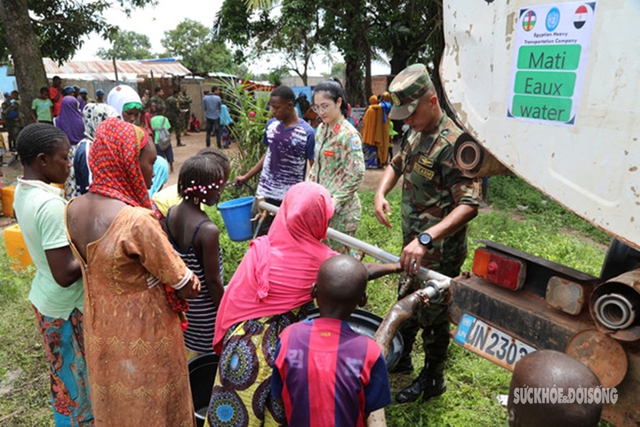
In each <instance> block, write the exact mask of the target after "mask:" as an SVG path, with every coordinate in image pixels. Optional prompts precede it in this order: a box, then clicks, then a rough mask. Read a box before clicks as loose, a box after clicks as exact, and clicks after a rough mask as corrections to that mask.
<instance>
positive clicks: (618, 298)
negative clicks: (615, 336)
mask: <svg viewBox="0 0 640 427" xmlns="http://www.w3.org/2000/svg"><path fill="white" fill-rule="evenodd" d="M635 310H636V309H635V307H634V305H633V303H632V302H631V301H629V299H628V298H627V297H626V296H624V295H621V294H616V293H611V294H604V295H601V296H600V297H599V298H598V299H597V300H596V302H595V305H594V312H595V315H596V318H597V319H598V322H600V323H601V324H602V325H603V326H605V327H607V328H609V329H614V330H618V329H625V328H628V327H629V326H631V324H633V322H634V321H635V319H636V311H635Z"/></svg>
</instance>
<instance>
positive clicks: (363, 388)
mask: <svg viewBox="0 0 640 427" xmlns="http://www.w3.org/2000/svg"><path fill="white" fill-rule="evenodd" d="M271 394H272V395H273V397H276V398H282V402H283V403H284V408H285V413H286V416H287V421H288V423H289V425H290V426H299V427H304V426H310V425H314V426H322V427H333V426H354V427H356V426H357V427H360V426H362V427H364V426H365V425H366V420H367V416H368V415H369V414H370V413H371V412H374V411H376V410H378V409H381V408H384V407H385V406H387V405H388V404H390V403H391V392H390V389H389V377H388V374H387V365H386V364H385V361H384V358H383V357H382V353H381V352H380V347H378V344H376V343H375V342H374V341H373V340H372V339H370V338H367V337H365V336H363V335H360V334H358V333H357V332H354V331H353V330H352V329H351V328H350V327H349V324H348V323H347V322H344V321H341V320H339V319H331V318H324V317H320V318H317V319H315V320H304V321H302V322H298V323H294V324H293V325H291V326H289V327H288V328H286V329H285V330H284V331H283V332H282V334H280V338H279V342H278V346H277V349H276V362H275V365H274V367H273V375H272V376H271ZM312 418H313V423H311V419H312Z"/></svg>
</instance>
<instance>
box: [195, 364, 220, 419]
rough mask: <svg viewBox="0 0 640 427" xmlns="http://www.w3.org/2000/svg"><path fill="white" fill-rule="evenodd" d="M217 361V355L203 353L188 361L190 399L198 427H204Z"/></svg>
mask: <svg viewBox="0 0 640 427" xmlns="http://www.w3.org/2000/svg"><path fill="white" fill-rule="evenodd" d="M219 360H220V358H219V357H218V355H217V354H214V353H205V354H202V355H200V356H198V357H194V358H193V359H191V360H190V361H189V382H190V383H191V398H192V399H193V408H194V409H195V411H196V424H197V426H198V427H202V426H204V420H205V418H206V416H207V408H208V407H209V400H210V399H211V390H212V389H213V381H214V380H215V379H216V372H217V371H218V361H219Z"/></svg>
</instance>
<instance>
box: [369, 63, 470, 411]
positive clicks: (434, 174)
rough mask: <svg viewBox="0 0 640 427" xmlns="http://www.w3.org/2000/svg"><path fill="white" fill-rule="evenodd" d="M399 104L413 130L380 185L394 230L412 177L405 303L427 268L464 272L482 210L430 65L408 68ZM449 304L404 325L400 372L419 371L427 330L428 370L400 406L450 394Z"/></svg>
mask: <svg viewBox="0 0 640 427" xmlns="http://www.w3.org/2000/svg"><path fill="white" fill-rule="evenodd" d="M389 92H391V98H392V101H393V107H392V109H391V113H390V114H389V117H390V118H391V119H393V120H399V119H404V122H405V124H407V125H409V127H411V131H410V132H409V133H408V134H407V135H405V138H404V140H403V146H402V151H401V152H400V153H399V154H398V155H396V156H395V157H394V158H393V159H392V160H391V164H390V166H389V167H387V169H386V170H385V172H384V175H383V177H382V179H381V181H380V184H379V186H378V191H377V192H376V196H375V199H374V203H375V214H376V218H377V219H378V221H379V222H380V223H382V224H383V225H386V226H387V227H391V224H390V223H389V220H388V219H387V217H386V215H389V214H390V213H391V211H390V206H389V203H388V202H387V200H386V195H387V194H388V193H389V191H391V189H392V188H393V187H394V186H395V184H396V183H397V182H398V180H399V178H400V177H401V176H402V177H404V182H403V187H402V234H403V250H402V256H401V258H400V263H401V264H402V267H403V269H404V270H405V272H406V273H407V274H408V276H407V277H405V278H404V279H402V280H401V284H400V287H399V292H398V298H403V297H405V296H406V295H408V294H409V293H411V292H413V291H415V290H417V289H418V288H419V287H420V286H421V283H420V281H419V280H418V279H417V278H415V277H414V276H413V273H415V272H416V271H417V270H418V268H419V266H420V265H422V266H424V267H427V268H429V269H432V270H435V271H438V272H440V273H442V274H445V275H447V276H449V277H455V276H457V275H458V274H459V273H460V268H461V266H462V264H463V262H464V260H465V257H466V255H467V223H468V222H469V221H470V220H471V219H473V218H474V217H475V216H476V215H477V213H478V190H479V182H476V181H474V180H471V179H468V178H465V177H463V176H462V174H461V173H460V171H459V170H458V169H456V168H455V166H454V164H453V144H454V143H455V141H456V139H457V138H458V136H459V135H460V134H461V130H460V129H459V128H458V127H457V126H456V125H455V123H454V122H453V121H452V120H451V119H449V118H448V117H447V115H446V114H445V112H444V111H442V109H441V108H440V105H439V104H438V97H437V95H436V92H435V89H434V87H433V84H432V82H431V79H430V78H429V75H428V73H427V69H426V67H425V66H424V65H420V64H415V65H411V66H409V67H407V68H405V69H404V70H403V71H402V72H401V73H400V74H398V75H397V76H396V78H395V79H394V80H393V81H392V82H391V85H390V86H389ZM447 308H448V305H447V304H444V303H443V304H436V303H431V304H430V305H429V306H428V307H424V308H422V309H421V310H420V311H419V312H418V313H417V315H415V316H414V317H412V318H411V319H409V320H408V321H407V322H406V323H405V324H403V325H402V327H401V329H400V332H401V334H402V337H403V338H404V345H405V346H404V352H403V355H402V357H401V359H400V361H399V362H398V365H397V366H396V368H395V372H410V371H413V365H412V363H411V350H412V348H413V344H414V342H415V339H416V333H417V332H418V330H419V329H420V328H422V329H423V331H422V338H423V341H424V344H423V348H424V353H425V366H424V368H423V369H422V371H421V372H420V375H419V376H418V378H417V379H415V380H414V381H413V383H412V384H411V385H410V386H409V387H407V388H405V389H404V390H402V391H400V392H399V393H398V394H397V396H396V400H397V401H398V402H400V403H404V402H412V401H415V400H416V399H417V398H418V397H420V395H421V394H422V397H423V399H425V400H427V399H429V398H432V397H435V396H439V395H440V394H442V393H444V391H445V390H446V382H445V380H444V362H445V360H446V358H447V348H448V346H449V317H448V313H447Z"/></svg>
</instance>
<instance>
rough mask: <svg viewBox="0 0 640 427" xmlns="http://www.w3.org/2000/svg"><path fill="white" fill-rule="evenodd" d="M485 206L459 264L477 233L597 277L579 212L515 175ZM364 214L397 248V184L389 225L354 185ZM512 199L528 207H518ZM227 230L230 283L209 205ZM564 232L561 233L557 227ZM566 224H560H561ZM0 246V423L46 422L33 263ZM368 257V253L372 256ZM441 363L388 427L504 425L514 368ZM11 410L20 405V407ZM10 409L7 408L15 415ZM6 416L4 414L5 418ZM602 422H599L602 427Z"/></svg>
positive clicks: (364, 235)
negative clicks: (432, 389)
mask: <svg viewBox="0 0 640 427" xmlns="http://www.w3.org/2000/svg"><path fill="white" fill-rule="evenodd" d="M489 185H490V189H489V203H491V204H492V205H493V206H494V208H495V209H494V211H493V212H492V213H490V214H480V215H479V216H478V217H477V218H476V219H474V220H473V221H472V222H471V224H470V227H469V244H470V250H469V256H468V258H467V260H466V262H465V265H464V267H463V269H465V270H469V269H470V267H471V257H472V254H473V249H475V248H476V247H477V246H478V243H477V242H476V240H477V239H488V240H494V241H497V242H499V243H502V244H505V245H509V246H512V247H514V248H516V249H520V250H523V251H526V252H529V253H532V254H534V255H537V256H540V257H543V258H547V259H550V260H553V261H556V262H558V263H561V264H564V265H568V266H571V267H573V268H576V269H578V270H580V271H584V272H587V273H590V274H594V275H598V273H599V271H600V266H601V264H602V261H603V258H604V247H603V245H602V244H603V243H608V241H609V238H608V236H606V235H603V234H604V233H602V232H601V231H599V230H596V229H595V228H594V227H591V226H590V225H589V224H587V223H586V222H584V221H583V220H581V219H580V218H578V217H577V216H575V215H573V214H570V213H569V212H566V211H564V210H563V209H562V208H561V207H560V206H559V205H557V204H555V203H553V202H551V201H547V203H542V202H543V201H544V200H545V198H544V197H543V196H541V195H540V193H537V192H536V191H535V190H533V189H532V188H531V187H529V186H528V185H527V184H526V183H524V182H523V181H521V180H519V179H515V178H514V177H494V178H491V180H490V184H489ZM360 197H361V199H362V206H363V218H362V220H361V223H360V227H359V229H358V235H357V237H358V238H360V239H363V240H365V241H367V242H369V243H372V244H376V245H378V246H380V247H381V248H383V249H385V250H387V251H389V252H392V253H395V254H400V251H401V248H402V236H401V234H402V233H401V224H400V192H399V191H397V190H396V191H393V192H392V193H391V194H390V195H389V201H390V204H391V209H392V217H391V222H392V224H393V228H391V229H388V228H386V227H384V226H382V225H380V224H378V222H377V220H376V219H375V217H374V216H373V208H372V207H373V192H370V191H363V192H361V193H360ZM517 205H527V206H529V208H528V209H527V210H526V211H524V213H522V212H520V211H518V210H516V206H517ZM208 213H209V214H210V215H211V216H212V218H213V219H214V221H215V222H216V224H219V225H220V226H221V228H222V230H223V232H222V234H221V246H222V248H223V255H224V261H225V283H228V281H229V279H230V278H231V275H232V274H233V272H234V271H235V269H236V267H237V265H238V263H239V262H240V260H241V259H242V256H243V254H244V253H245V251H246V249H247V247H248V244H247V243H246V242H241V243H236V242H231V241H230V240H229V239H228V236H227V235H226V233H225V232H224V226H223V223H222V220H221V218H220V217H219V214H218V213H217V211H216V210H215V209H208ZM559 230H560V232H559ZM563 230H566V232H563ZM0 247H2V248H1V249H0V272H1V273H0V305H1V306H2V311H1V313H0V334H1V335H2V340H3V345H2V346H0V381H2V380H4V379H5V378H6V376H7V374H8V373H9V372H12V371H15V370H17V369H21V370H22V372H23V373H22V374H21V376H20V377H19V378H18V380H16V381H15V382H13V383H12V384H10V385H9V386H10V387H11V389H10V391H8V392H6V393H5V392H3V391H1V390H2V387H1V386H0V425H2V426H4V425H7V426H38V427H40V426H51V425H53V424H52V421H51V419H52V415H51V409H50V407H49V400H48V375H47V362H46V360H45V357H44V351H43V349H42V344H41V341H40V337H39V335H38V332H37V330H36V327H35V320H34V316H33V312H32V310H31V307H30V304H29V302H28V299H27V295H28V292H29V285H30V281H31V277H32V274H33V271H29V272H27V273H24V274H20V275H15V274H13V273H11V272H10V270H9V269H8V261H7V258H6V254H5V252H4V248H3V245H0ZM365 260H366V261H371V260H370V259H369V258H368V257H367V258H365ZM396 289H397V277H393V276H392V277H387V278H383V279H379V280H376V281H374V282H372V283H371V284H370V286H369V288H368V292H369V295H370V298H369V304H368V307H367V308H368V309H369V310H371V311H373V312H375V313H377V314H379V315H384V313H386V311H387V310H388V309H389V308H390V307H391V305H392V304H393V303H394V302H395V301H396ZM420 348H421V342H420V340H419V339H418V342H416V347H415V351H414V356H413V357H414V365H416V366H417V367H418V368H420V367H421V364H422V360H421V357H420V350H419V349H420ZM449 353H450V358H449V360H448V362H447V371H446V377H447V381H448V388H447V392H446V393H445V394H444V395H442V396H441V397H438V398H435V399H432V400H431V401H429V402H427V403H422V402H416V403H413V404H406V405H398V404H392V405H390V406H389V407H388V408H387V421H388V425H389V426H412V427H413V426H427V425H428V426H437V427H449V426H450V427H468V426H473V427H494V426H502V425H503V423H504V420H505V419H506V417H507V413H506V409H505V408H504V407H502V406H500V405H499V404H498V403H497V401H496V399H495V396H496V395H498V394H507V392H508V386H509V380H510V377H511V375H510V373H509V372H508V371H506V370H505V369H502V368H500V367H498V366H497V365H494V364H493V363H491V362H489V361H487V360H485V359H483V358H481V357H479V356H476V355H475V354H473V353H470V352H468V351H466V350H464V349H462V348H460V347H458V346H457V345H455V344H452V345H451V346H450V350H449ZM411 379H412V376H409V375H392V376H391V387H392V393H393V394H395V393H396V392H397V391H398V390H400V389H401V388H403V387H404V386H406V385H408V384H409V382H410V381H411ZM16 412H17V413H16ZM13 413H16V414H15V415H13V416H10V415H11V414H13ZM5 417H8V418H7V419H6V420H4V421H2V420H3V419H5ZM606 425H608V424H607V423H604V422H602V423H601V426H606Z"/></svg>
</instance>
